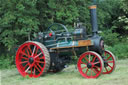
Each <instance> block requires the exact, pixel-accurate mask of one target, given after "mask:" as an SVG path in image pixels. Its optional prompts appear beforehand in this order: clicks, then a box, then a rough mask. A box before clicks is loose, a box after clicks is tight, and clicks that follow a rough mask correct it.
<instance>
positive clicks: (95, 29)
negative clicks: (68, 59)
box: [89, 5, 98, 36]
mask: <svg viewBox="0 0 128 85" xmlns="http://www.w3.org/2000/svg"><path fill="white" fill-rule="evenodd" d="M89 9H90V15H91V24H92V33H93V36H96V35H97V33H98V24H97V13H96V5H92V6H90V7H89Z"/></svg>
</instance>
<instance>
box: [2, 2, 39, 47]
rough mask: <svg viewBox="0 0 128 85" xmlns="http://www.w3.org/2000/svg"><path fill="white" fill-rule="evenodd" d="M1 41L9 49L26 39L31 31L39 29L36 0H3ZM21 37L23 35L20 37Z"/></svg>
mask: <svg viewBox="0 0 128 85" xmlns="http://www.w3.org/2000/svg"><path fill="white" fill-rule="evenodd" d="M1 5H2V6H1V7H0V10H1V11H0V29H1V34H0V36H1V37H0V40H1V41H0V42H1V43H3V44H4V45H5V46H6V47H8V49H10V48H12V47H13V46H14V45H15V44H16V43H17V42H19V41H21V42H23V41H22V39H25V38H26V37H27V35H28V34H29V33H30V32H31V31H37V29H38V25H39V21H38V19H37V18H36V17H37V15H38V13H39V12H38V11H37V9H36V0H1ZM28 10H29V11H28ZM19 37H21V38H20V39H19Z"/></svg>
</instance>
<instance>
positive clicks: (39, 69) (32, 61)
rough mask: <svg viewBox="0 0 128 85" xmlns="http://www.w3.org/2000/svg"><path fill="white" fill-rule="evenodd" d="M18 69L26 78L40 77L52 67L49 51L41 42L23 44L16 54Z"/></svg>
mask: <svg viewBox="0 0 128 85" xmlns="http://www.w3.org/2000/svg"><path fill="white" fill-rule="evenodd" d="M15 61H16V67H17V69H18V71H19V73H20V74H21V75H22V76H23V77H25V76H26V75H28V76H29V77H35V78H37V77H39V76H40V75H41V74H42V73H44V72H46V71H47V70H48V68H49V65H50V56H49V53H48V50H47V49H46V48H45V46H44V45H42V44H41V43H39V42H35V41H29V42H25V43H24V44H22V45H21V46H20V47H19V49H18V50H17V53H16V58H15Z"/></svg>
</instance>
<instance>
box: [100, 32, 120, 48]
mask: <svg viewBox="0 0 128 85" xmlns="http://www.w3.org/2000/svg"><path fill="white" fill-rule="evenodd" d="M101 36H102V37H103V39H104V41H105V44H106V45H109V46H114V45H115V44H118V43H119V38H118V36H119V34H118V33H115V32H112V30H105V31H103V32H102V33H101Z"/></svg>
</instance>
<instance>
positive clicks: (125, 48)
mask: <svg viewBox="0 0 128 85" xmlns="http://www.w3.org/2000/svg"><path fill="white" fill-rule="evenodd" d="M108 49H109V50H110V51H112V52H113V54H115V55H116V56H117V57H118V58H119V59H125V58H128V44H127V43H119V44H115V45H114V46H112V47H109V48H108Z"/></svg>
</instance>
